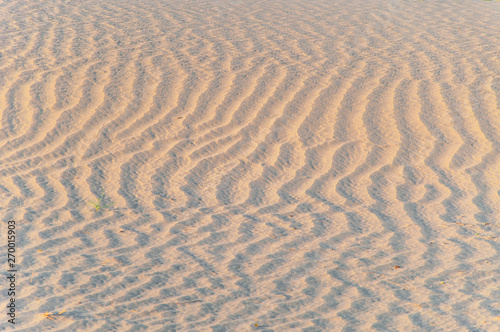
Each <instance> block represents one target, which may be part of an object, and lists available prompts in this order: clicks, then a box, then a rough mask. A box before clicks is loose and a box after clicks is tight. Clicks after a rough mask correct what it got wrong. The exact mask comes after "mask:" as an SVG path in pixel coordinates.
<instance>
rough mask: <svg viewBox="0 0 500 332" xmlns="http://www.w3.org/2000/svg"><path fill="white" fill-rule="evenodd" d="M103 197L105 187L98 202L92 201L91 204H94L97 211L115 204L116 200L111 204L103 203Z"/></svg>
mask: <svg viewBox="0 0 500 332" xmlns="http://www.w3.org/2000/svg"><path fill="white" fill-rule="evenodd" d="M103 197H104V189H103V191H102V195H101V197H100V198H99V199H98V200H97V202H94V201H90V202H89V205H92V206H93V207H94V209H95V210H96V211H99V210H100V209H103V208H107V207H110V206H111V205H113V204H115V203H114V202H112V203H111V204H109V205H101V204H102V199H103Z"/></svg>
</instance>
